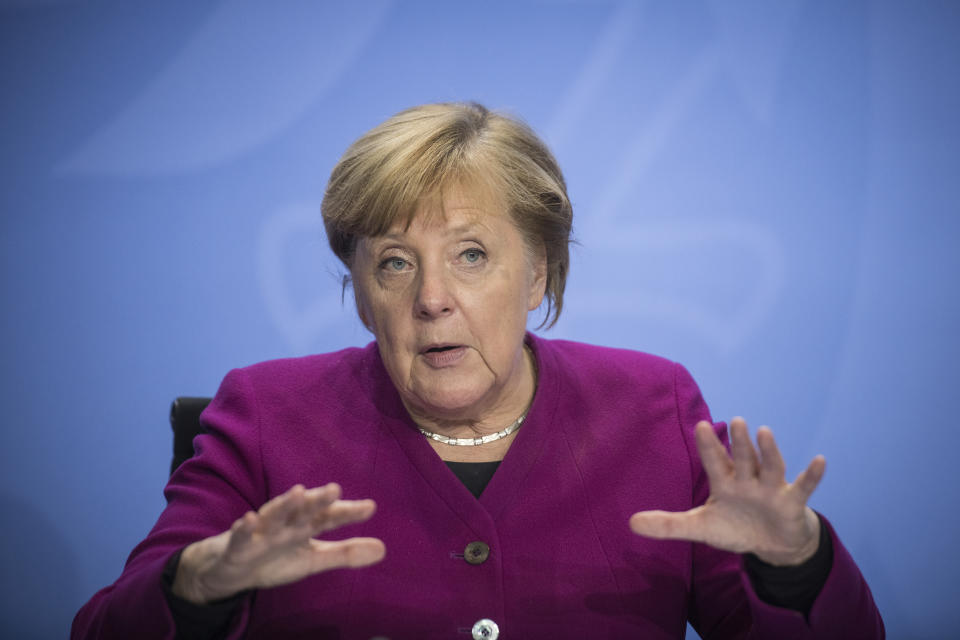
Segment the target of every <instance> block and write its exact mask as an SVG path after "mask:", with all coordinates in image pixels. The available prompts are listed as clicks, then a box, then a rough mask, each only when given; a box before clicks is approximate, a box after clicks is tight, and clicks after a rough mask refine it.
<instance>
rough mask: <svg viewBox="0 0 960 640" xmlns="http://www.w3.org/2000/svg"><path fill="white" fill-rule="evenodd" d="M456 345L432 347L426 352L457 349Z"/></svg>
mask: <svg viewBox="0 0 960 640" xmlns="http://www.w3.org/2000/svg"><path fill="white" fill-rule="evenodd" d="M456 348H457V347H456V345H452V344H451V345H447V346H444V347H430V348H429V349H427V351H426V353H443V352H444V351H450V350H451V349H456Z"/></svg>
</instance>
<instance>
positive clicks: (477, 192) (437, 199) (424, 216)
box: [382, 185, 512, 238]
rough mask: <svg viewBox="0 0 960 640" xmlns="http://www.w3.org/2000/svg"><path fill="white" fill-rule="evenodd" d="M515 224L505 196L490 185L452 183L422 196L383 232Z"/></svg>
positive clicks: (453, 230)
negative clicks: (404, 216)
mask: <svg viewBox="0 0 960 640" xmlns="http://www.w3.org/2000/svg"><path fill="white" fill-rule="evenodd" d="M504 223H507V224H509V225H510V226H512V221H511V220H510V218H509V216H507V211H506V206H505V205H504V204H503V203H502V199H500V198H498V197H497V196H496V195H495V194H494V193H493V192H491V191H490V190H487V189H481V188H476V187H467V186H460V185H457V186H453V187H450V188H447V189H444V190H442V191H439V192H437V193H435V194H432V195H430V196H426V197H424V198H421V199H420V201H419V202H418V203H417V207H416V209H415V210H414V212H413V215H412V216H411V217H410V218H409V219H408V220H405V221H397V222H396V223H394V224H393V225H392V226H391V227H390V228H389V229H387V231H386V233H385V234H384V235H383V236H382V237H385V238H390V237H398V236H407V235H409V234H411V233H417V232H421V231H430V232H433V233H437V232H439V233H457V232H460V231H462V230H469V229H486V230H491V231H494V230H502V229H503V225H504Z"/></svg>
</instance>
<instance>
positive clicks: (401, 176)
mask: <svg viewBox="0 0 960 640" xmlns="http://www.w3.org/2000/svg"><path fill="white" fill-rule="evenodd" d="M465 182H466V183H472V184H478V185H484V186H487V187H490V188H492V189H493V192H494V193H496V194H497V196H498V197H499V198H500V200H501V201H502V202H503V203H504V204H505V205H506V207H507V210H508V212H509V214H510V216H511V218H512V220H513V223H514V224H515V225H516V227H517V229H519V230H520V232H521V234H522V235H523V236H524V240H525V241H526V244H527V247H528V249H529V250H531V251H538V250H539V249H540V248H541V247H542V248H543V250H544V253H545V255H546V263H547V274H546V276H547V280H546V299H547V308H546V314H545V317H544V320H543V323H541V325H540V326H541V327H543V326H547V327H550V326H553V325H554V324H555V323H556V321H557V319H558V318H559V316H560V310H561V309H562V308H563V291H564V288H565V286H566V280H567V271H568V269H569V263H570V254H569V249H568V245H569V243H570V232H571V227H572V223H573V209H572V207H571V206H570V200H569V198H568V197H567V188H566V183H565V181H564V179H563V174H562V173H561V171H560V167H559V166H558V165H557V161H556V160H555V159H554V157H553V154H551V153H550V150H549V149H547V146H546V145H545V144H544V143H543V142H542V141H541V140H540V139H539V138H538V137H537V135H536V134H535V133H534V132H533V130H532V129H530V127H529V126H527V125H526V124H524V123H523V122H521V121H519V120H517V119H515V118H512V117H509V116H506V115H503V114H500V113H496V112H493V111H490V110H488V109H486V108H485V107H483V106H482V105H479V104H476V103H442V104H427V105H422V106H418V107H413V108H411V109H407V110H405V111H401V112H400V113H398V114H396V115H395V116H393V117H391V118H390V119H388V120H386V121H385V122H383V123H382V124H380V125H378V126H377V127H374V128H373V129H371V130H370V131H368V132H367V133H365V134H364V135H362V136H361V137H360V138H359V139H357V141H356V142H354V143H353V144H352V145H351V146H350V147H349V148H348V149H347V150H346V152H345V153H344V154H343V157H342V158H340V161H339V162H338V163H337V165H336V166H335V167H334V169H333V172H332V173H331V175H330V181H329V182H328V183H327V190H326V193H325V194H324V197H323V205H322V210H323V223H324V226H325V227H326V231H327V239H328V240H329V242H330V248H331V249H333V252H334V253H335V254H336V255H337V257H338V258H340V260H341V261H342V262H343V263H344V265H346V267H347V268H348V269H350V268H351V262H352V260H353V255H354V252H355V251H356V246H357V240H358V239H360V238H363V237H373V236H378V235H381V234H384V233H386V232H387V231H388V230H389V229H390V228H392V227H393V226H394V225H396V224H403V225H409V224H410V222H411V221H412V219H413V216H414V214H415V213H416V211H417V205H418V203H419V202H420V201H421V200H422V199H424V198H428V197H432V196H435V195H436V194H437V193H439V192H440V191H441V190H443V189H444V188H447V187H450V186H453V185H456V184H462V183H465ZM345 282H346V279H345Z"/></svg>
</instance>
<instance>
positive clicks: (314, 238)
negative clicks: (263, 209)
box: [257, 202, 360, 353]
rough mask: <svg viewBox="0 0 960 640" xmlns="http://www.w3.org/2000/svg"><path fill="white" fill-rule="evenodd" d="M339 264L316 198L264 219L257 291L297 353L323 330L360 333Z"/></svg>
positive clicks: (310, 346)
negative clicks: (327, 240) (327, 241)
mask: <svg viewBox="0 0 960 640" xmlns="http://www.w3.org/2000/svg"><path fill="white" fill-rule="evenodd" d="M342 273H343V271H342V267H341V266H340V264H339V262H336V259H335V258H334V257H333V255H332V253H331V252H330V249H329V248H328V247H327V246H326V236H325V234H324V231H323V221H322V219H321V216H320V203H319V202H314V203H311V202H303V203H298V204H293V205H289V206H286V207H281V208H280V209H277V210H276V211H274V212H272V213H271V214H269V215H268V216H267V217H266V218H265V219H264V221H263V226H262V227H261V231H260V238H259V243H258V248H257V278H258V281H259V282H258V283H259V285H260V294H261V296H262V297H263V301H264V306H265V308H266V310H267V313H268V315H269V316H270V319H271V321H272V322H273V324H274V326H276V328H277V330H278V331H279V332H280V334H281V335H282V336H283V338H284V339H285V340H286V341H287V343H288V344H289V345H290V346H291V347H292V348H293V349H294V350H295V351H296V352H299V353H305V352H307V351H310V350H312V349H315V348H316V347H317V345H318V344H319V343H321V342H322V340H321V338H322V336H324V334H330V333H334V334H336V335H343V334H344V333H348V332H350V331H351V330H357V331H359V325H360V323H359V321H358V320H357V317H356V313H355V312H354V304H353V296H352V294H351V292H350V291H346V292H345V294H346V295H344V291H343V288H342Z"/></svg>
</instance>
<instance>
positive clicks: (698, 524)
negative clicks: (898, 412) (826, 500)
mask: <svg viewBox="0 0 960 640" xmlns="http://www.w3.org/2000/svg"><path fill="white" fill-rule="evenodd" d="M696 438H697V450H698V451H699V452H700V458H701V460H702V461H703V468H704V470H705V471H706V473H707V478H708V479H709V481H710V497H709V498H707V501H706V503H704V504H703V505H702V506H699V507H695V508H693V509H691V510H689V511H684V512H680V513H671V512H667V511H641V512H639V513H635V514H633V516H631V518H630V528H631V529H633V531H634V532H635V533H638V534H640V535H643V536H648V537H651V538H671V539H680V540H690V541H693V542H703V543H706V544H708V545H710V546H712V547H716V548H718V549H724V550H726V551H733V552H736V553H747V552H751V553H753V554H755V555H756V556H758V557H759V558H760V559H761V560H763V561H764V562H767V563H769V564H773V565H778V566H787V565H798V564H801V563H802V562H804V561H805V560H807V559H809V558H810V557H811V556H813V554H814V553H816V551H817V547H818V545H819V541H820V519H819V518H818V517H817V514H815V513H814V512H813V510H812V509H811V508H810V507H808V506H807V499H809V497H810V494H811V493H813V490H814V489H816V487H817V484H819V483H820V479H821V478H822V477H823V472H824V469H825V468H826V461H825V460H824V458H823V456H817V457H816V458H814V459H813V460H812V461H811V462H810V464H809V465H808V466H807V468H806V469H805V470H804V471H803V472H802V473H800V475H799V476H797V479H796V480H794V481H793V483H792V484H789V483H787V482H786V480H785V478H784V473H785V470H786V468H785V465H784V463H783V457H781V455H780V450H779V449H777V443H776V442H775V441H774V439H773V434H772V433H771V432H770V429H768V428H767V427H760V429H759V430H758V431H757V445H758V447H759V450H760V451H759V454H758V452H757V450H756V449H754V448H753V444H752V443H751V442H750V434H749V433H748V431H747V423H746V422H744V421H743V419H742V418H734V419H733V420H731V421H730V449H731V453H732V457H731V455H730V454H728V453H727V450H726V448H725V447H724V446H723V444H722V443H721V442H720V440H719V438H717V435H716V433H714V430H713V425H711V424H710V423H709V422H707V421H702V422H700V423H698V424H697V426H696Z"/></svg>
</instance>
